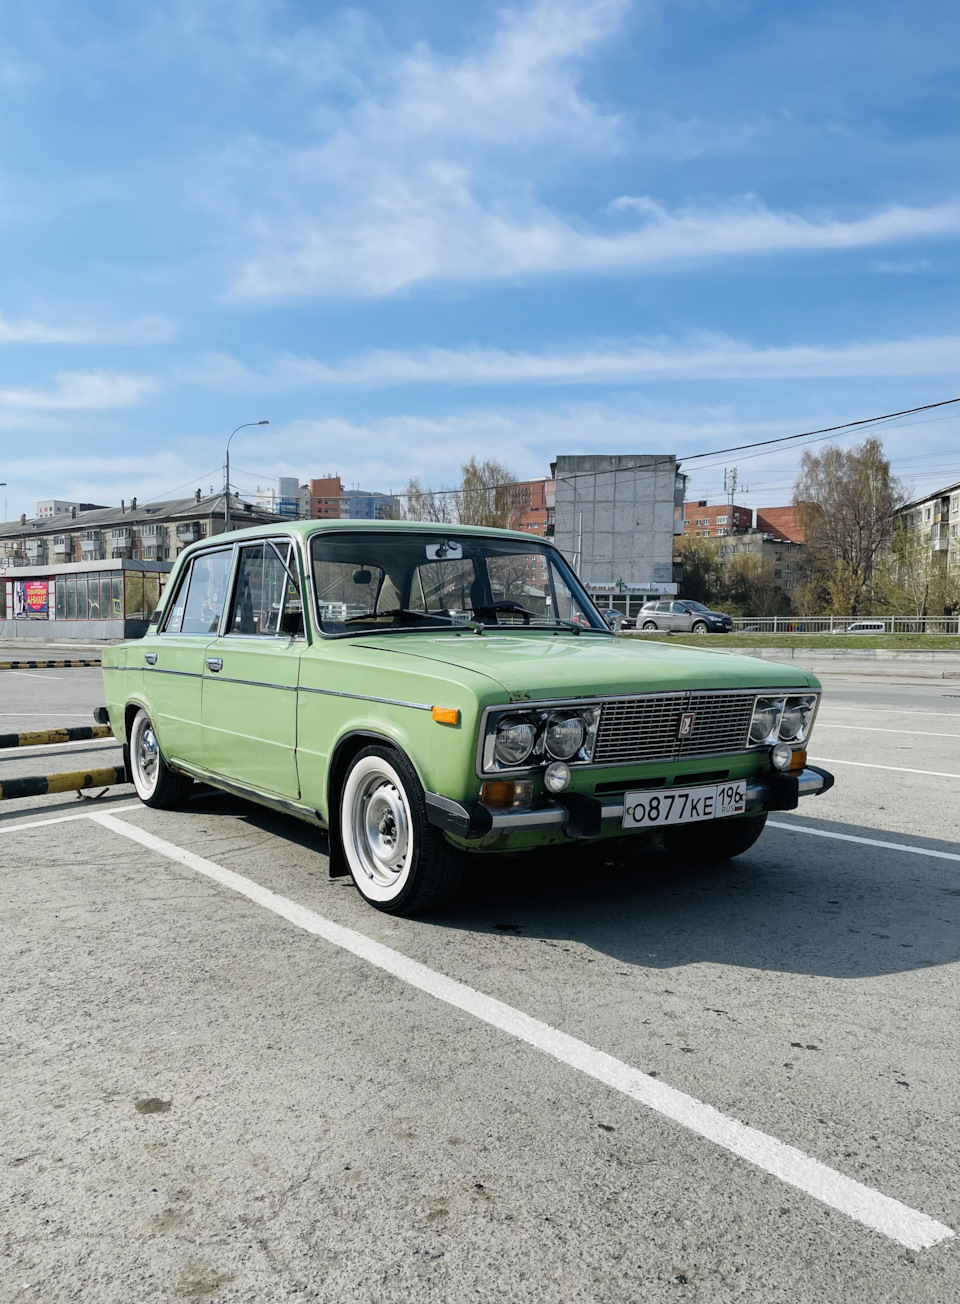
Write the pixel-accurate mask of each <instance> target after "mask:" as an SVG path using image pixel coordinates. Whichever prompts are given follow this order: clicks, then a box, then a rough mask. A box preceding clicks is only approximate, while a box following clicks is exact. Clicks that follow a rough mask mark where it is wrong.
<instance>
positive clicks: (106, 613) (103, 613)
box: [100, 575, 113, 620]
mask: <svg viewBox="0 0 960 1304" xmlns="http://www.w3.org/2000/svg"><path fill="white" fill-rule="evenodd" d="M112 618H113V607H112V605H111V603H110V576H109V575H101V576H100V619H101V620H111V619H112Z"/></svg>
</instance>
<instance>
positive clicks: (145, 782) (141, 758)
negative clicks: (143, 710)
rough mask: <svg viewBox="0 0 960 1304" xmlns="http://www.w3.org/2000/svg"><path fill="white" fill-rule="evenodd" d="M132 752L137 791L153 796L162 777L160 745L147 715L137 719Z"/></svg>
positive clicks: (145, 795) (146, 795)
mask: <svg viewBox="0 0 960 1304" xmlns="http://www.w3.org/2000/svg"><path fill="white" fill-rule="evenodd" d="M130 753H131V758H132V760H133V770H134V778H135V779H136V787H137V791H138V792H139V793H140V795H141V796H144V797H151V796H152V795H153V792H154V789H155V788H156V786H157V779H158V778H159V777H160V745H159V743H158V742H157V735H156V734H155V733H154V731H153V724H152V723H151V722H150V720H149V719H148V718H147V717H146V716H145V715H144V716H140V718H139V719H138V720H137V724H136V728H135V729H134V736H133V739H132V740H131V747H130Z"/></svg>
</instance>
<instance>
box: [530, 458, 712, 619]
mask: <svg viewBox="0 0 960 1304" xmlns="http://www.w3.org/2000/svg"><path fill="white" fill-rule="evenodd" d="M550 470H551V473H552V475H553V478H554V481H555V485H556V507H555V524H554V542H555V543H556V544H557V546H558V547H559V548H560V549H561V550H562V551H563V552H564V553H565V555H566V556H567V557H568V558H569V560H570V561H571V562H572V564H573V566H574V568H575V569H576V570H577V571H578V573H579V574H580V577H581V579H582V580H583V581H584V583H585V584H586V586H587V588H588V590H589V591H590V592H591V593H592V594H593V595H594V597H595V599H596V600H597V601H598V602H599V604H600V605H601V606H605V605H610V604H611V602H612V600H613V598H614V597H615V596H616V598H617V599H618V600H617V601H616V602H613V603H612V605H615V606H618V607H619V608H620V609H621V610H624V611H625V612H626V613H627V614H628V615H632V614H633V613H634V610H639V608H640V606H641V605H642V604H643V602H644V601H646V600H647V599H649V598H650V597H652V596H656V595H658V594H663V595H666V594H675V593H676V592H677V581H676V579H675V577H674V540H675V538H676V536H677V535H679V534H681V533H682V531H683V502H684V495H685V492H686V485H687V477H686V476H685V475H684V474H683V473H682V472H681V470H680V467H679V463H678V462H677V459H676V457H675V456H674V455H673V454H652V453H651V454H641V453H636V454H629V453H625V454H611V455H594V454H584V455H578V456H561V457H558V458H557V459H556V460H555V461H554V462H552V463H551V466H550Z"/></svg>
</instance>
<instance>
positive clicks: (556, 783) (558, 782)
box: [543, 761, 570, 792]
mask: <svg viewBox="0 0 960 1304" xmlns="http://www.w3.org/2000/svg"><path fill="white" fill-rule="evenodd" d="M569 784H570V766H569V765H564V763H563V761H551V762H550V764H549V765H548V766H547V768H546V769H545V770H544V772H543V786H544V787H545V788H546V790H547V792H563V790H564V789H565V788H567V787H569Z"/></svg>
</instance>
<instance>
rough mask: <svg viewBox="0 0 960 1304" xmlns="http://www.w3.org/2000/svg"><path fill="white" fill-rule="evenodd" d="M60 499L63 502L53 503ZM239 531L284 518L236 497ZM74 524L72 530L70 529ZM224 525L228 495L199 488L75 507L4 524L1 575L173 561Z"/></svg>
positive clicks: (234, 517) (233, 499)
mask: <svg viewBox="0 0 960 1304" xmlns="http://www.w3.org/2000/svg"><path fill="white" fill-rule="evenodd" d="M51 501H59V500H51ZM230 514H231V520H232V524H233V527H234V528H235V529H238V530H240V529H243V528H244V527H245V526H249V525H262V524H269V523H270V522H272V521H276V520H277V519H278V517H277V515H276V514H275V513H272V512H266V511H264V510H262V509H261V508H259V507H256V506H255V505H253V504H252V503H248V502H245V501H243V500H242V499H241V498H239V497H237V496H236V495H235V494H234V495H231V502H230ZM67 522H69V527H70V528H69V530H66V529H65V528H64V526H65V525H66V524H67ZM223 525H224V496H223V494H211V495H210V496H209V497H207V498H204V497H203V496H202V495H201V494H200V492H199V490H198V491H197V493H196V494H195V495H194V496H193V497H192V498H176V499H172V500H170V501H168V502H158V503H145V504H144V505H143V506H139V505H138V503H137V500H136V498H133V499H131V500H130V503H129V505H128V504H127V503H125V502H124V503H122V504H121V505H120V506H119V507H97V508H94V509H92V510H90V511H77V510H75V509H74V508H71V510H70V513H69V515H67V514H65V513H62V512H61V513H57V514H54V515H50V516H38V517H35V518H34V519H33V520H27V518H26V516H21V518H20V520H19V521H13V522H8V523H6V524H5V525H2V526H0V574H3V573H4V572H6V573H10V572H12V571H15V570H16V571H19V570H23V569H24V568H28V567H35V566H38V565H43V564H49V565H57V566H70V565H75V566H90V565H94V564H97V563H100V562H106V561H125V560H129V561H144V562H173V561H175V560H176V557H177V554H178V553H180V552H182V551H183V549H184V548H186V547H188V546H189V545H190V544H191V543H196V542H197V541H198V540H199V539H205V538H208V537H209V536H211V535H214V534H221V533H222V532H223Z"/></svg>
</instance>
